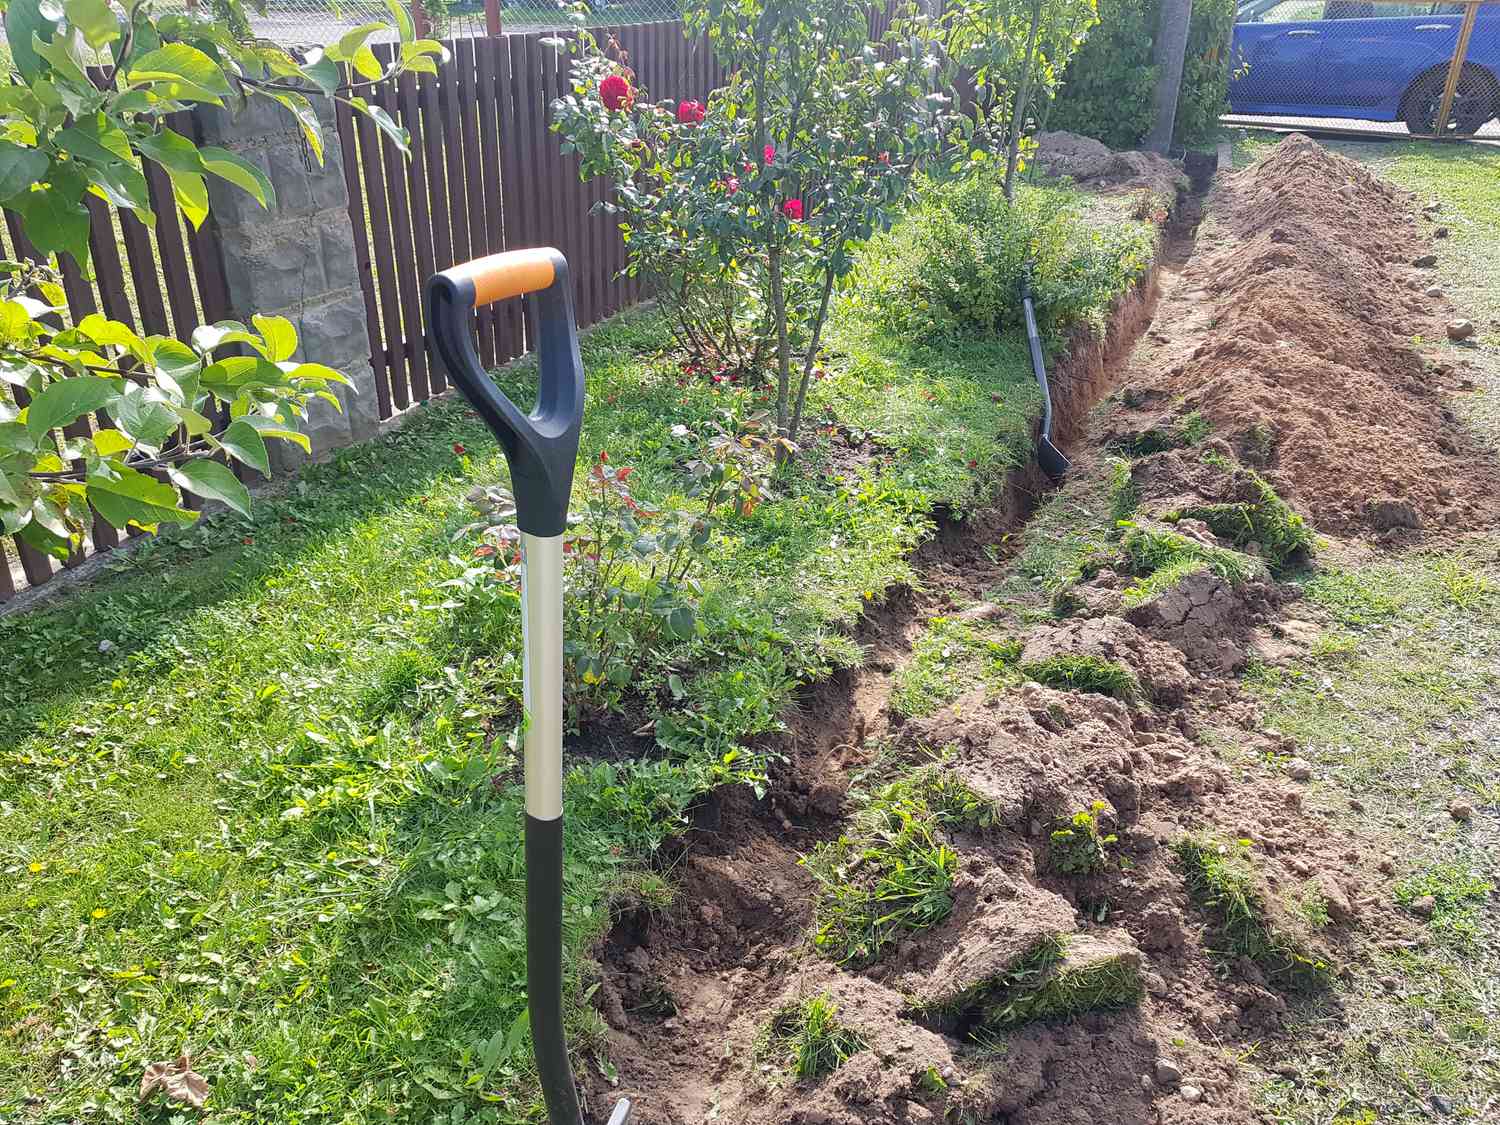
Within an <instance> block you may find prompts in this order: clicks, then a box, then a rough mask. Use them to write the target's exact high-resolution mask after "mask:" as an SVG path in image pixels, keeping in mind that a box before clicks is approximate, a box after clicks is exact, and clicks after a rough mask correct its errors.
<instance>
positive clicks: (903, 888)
mask: <svg viewBox="0 0 1500 1125" xmlns="http://www.w3.org/2000/svg"><path fill="white" fill-rule="evenodd" d="M939 772H940V771H939V767H935V766H934V767H927V768H926V769H925V770H922V771H919V772H918V773H917V774H916V775H915V776H913V777H909V778H903V779H901V780H898V781H894V782H891V783H890V784H888V785H886V786H884V787H883V788H881V789H879V790H877V791H876V792H875V793H874V794H873V795H872V796H871V797H870V799H869V801H868V802H867V803H866V805H865V807H864V808H863V809H861V810H860V812H859V813H858V814H857V815H856V816H855V818H854V822H853V825H852V827H851V830H850V832H849V833H847V834H845V835H842V836H840V837H839V838H838V839H837V840H832V841H829V842H828V843H825V844H820V845H819V846H818V847H817V848H815V849H814V850H813V851H812V852H811V853H809V854H808V855H806V856H804V857H803V859H802V864H803V866H804V867H806V868H807V870H808V872H809V873H810V874H811V875H812V877H813V879H814V880H816V882H817V884H818V891H819V896H818V905H817V910H816V914H815V930H814V933H813V944H814V946H816V948H817V949H818V951H819V952H820V953H822V954H824V955H825V956H827V957H830V958H832V959H833V960H834V961H836V962H837V963H838V964H840V965H855V966H863V965H868V964H870V963H871V962H873V961H875V960H876V959H877V958H878V957H879V956H880V954H881V952H882V951H883V950H884V949H885V948H886V946H888V945H889V944H890V943H891V942H893V941H895V940H896V939H897V938H899V937H900V936H901V935H902V934H904V933H911V932H913V931H916V930H924V929H926V928H928V927H929V926H934V925H936V924H937V923H939V922H941V921H942V920H943V919H944V918H946V917H947V916H948V913H949V912H950V911H951V910H952V909H953V880H954V877H955V876H956V875H957V874H958V853H957V852H955V851H954V850H953V848H952V847H950V846H949V845H948V843H947V842H946V840H945V839H944V838H943V837H944V833H945V831H946V830H950V829H952V828H955V827H987V826H989V825H990V824H993V823H994V821H995V818H996V814H995V811H994V808H993V805H992V804H990V803H989V802H986V801H984V800H983V798H980V797H979V796H978V795H977V794H974V793H973V792H972V790H968V789H967V787H964V786H962V783H961V782H957V780H956V779H951V780H949V779H945V778H940V777H939Z"/></svg>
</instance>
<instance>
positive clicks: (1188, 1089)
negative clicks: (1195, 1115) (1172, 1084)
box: [1182, 1086, 1203, 1102]
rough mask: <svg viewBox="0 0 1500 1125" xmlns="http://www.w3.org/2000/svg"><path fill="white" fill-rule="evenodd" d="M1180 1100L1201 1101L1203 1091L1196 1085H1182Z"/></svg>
mask: <svg viewBox="0 0 1500 1125" xmlns="http://www.w3.org/2000/svg"><path fill="white" fill-rule="evenodd" d="M1182 1100H1183V1101H1185V1102H1197V1101H1202V1100H1203V1091H1202V1090H1200V1089H1198V1087H1196V1086H1184V1087H1183V1088H1182Z"/></svg>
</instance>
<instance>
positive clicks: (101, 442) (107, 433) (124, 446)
mask: <svg viewBox="0 0 1500 1125" xmlns="http://www.w3.org/2000/svg"><path fill="white" fill-rule="evenodd" d="M133 448H135V442H133V441H131V440H130V439H129V438H128V437H126V436H125V435H124V434H122V433H121V432H120V431H119V430H111V429H104V430H100V431H98V432H97V433H95V434H94V452H95V453H97V454H99V456H100V457H114V456H116V455H118V454H121V453H129V452H130V451H131V449H133Z"/></svg>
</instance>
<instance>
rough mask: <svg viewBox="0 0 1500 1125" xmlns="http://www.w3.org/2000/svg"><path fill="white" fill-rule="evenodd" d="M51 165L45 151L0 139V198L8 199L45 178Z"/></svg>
mask: <svg viewBox="0 0 1500 1125" xmlns="http://www.w3.org/2000/svg"><path fill="white" fill-rule="evenodd" d="M51 166H52V161H51V160H50V159H49V158H48V156H47V154H46V153H45V152H41V151H39V150H37V149H34V148H22V147H21V146H20V145H17V144H11V142H10V141H0V199H9V198H10V197H11V196H13V195H17V194H19V193H20V192H23V191H26V190H28V189H29V188H30V187H31V185H32V184H34V183H39V182H40V181H42V180H44V179H46V177H47V169H48V168H50V167H51Z"/></svg>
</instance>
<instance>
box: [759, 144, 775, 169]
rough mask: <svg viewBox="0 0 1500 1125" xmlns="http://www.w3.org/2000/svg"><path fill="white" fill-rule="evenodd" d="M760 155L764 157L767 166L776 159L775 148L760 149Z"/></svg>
mask: <svg viewBox="0 0 1500 1125" xmlns="http://www.w3.org/2000/svg"><path fill="white" fill-rule="evenodd" d="M761 155H762V156H763V157H765V162H766V163H767V164H770V163H771V162H772V161H774V160H775V159H776V146H775V145H767V146H766V147H765V148H763V149H761Z"/></svg>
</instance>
